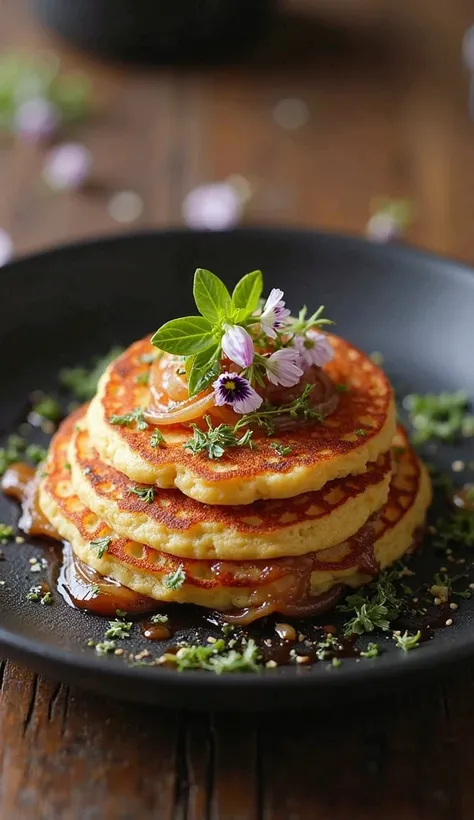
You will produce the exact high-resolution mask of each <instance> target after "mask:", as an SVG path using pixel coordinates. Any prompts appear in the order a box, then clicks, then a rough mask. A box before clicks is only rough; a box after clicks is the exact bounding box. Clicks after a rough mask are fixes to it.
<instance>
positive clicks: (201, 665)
mask: <svg viewBox="0 0 474 820" xmlns="http://www.w3.org/2000/svg"><path fill="white" fill-rule="evenodd" d="M163 658H164V661H165V662H167V663H172V664H174V665H175V666H176V668H177V669H178V671H179V672H182V671H183V670H185V669H206V670H208V671H210V672H215V673H216V674H217V675H221V674H226V673H231V672H258V668H259V667H258V663H257V661H258V650H257V646H256V644H255V641H253V640H252V639H250V640H249V641H248V643H247V645H246V646H245V647H244V649H243V651H242V652H239V651H238V650H236V649H228V650H226V645H225V641H224V640H223V639H222V638H221V639H219V640H217V641H216V643H214V644H212V645H211V646H202V645H192V646H182V647H181V648H180V649H178V651H177V653H176V655H172V654H169V653H167V654H165V655H164V656H163Z"/></svg>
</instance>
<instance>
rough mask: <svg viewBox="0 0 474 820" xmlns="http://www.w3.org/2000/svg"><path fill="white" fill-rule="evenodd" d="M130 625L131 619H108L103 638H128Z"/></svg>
mask: <svg viewBox="0 0 474 820" xmlns="http://www.w3.org/2000/svg"><path fill="white" fill-rule="evenodd" d="M132 626H133V624H132V621H118V620H116V621H109V628H108V629H107V630H106V632H105V634H104V638H129V637H130V632H131V630H132Z"/></svg>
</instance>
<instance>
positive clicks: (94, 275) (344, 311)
mask: <svg viewBox="0 0 474 820" xmlns="http://www.w3.org/2000/svg"><path fill="white" fill-rule="evenodd" d="M197 266H202V267H207V268H209V269H211V270H213V271H215V272H216V273H218V274H219V275H221V276H222V277H223V278H225V279H227V280H228V281H229V282H234V281H235V280H236V279H237V278H238V277H240V276H241V275H242V274H244V273H246V272H248V271H249V270H253V269H255V268H256V267H261V268H262V270H263V271H264V274H265V275H266V281H267V285H268V287H271V286H274V285H275V286H276V285H278V286H279V287H282V288H283V289H284V290H285V292H286V295H287V299H288V302H289V304H290V306H292V307H294V308H296V307H298V306H300V305H301V304H303V303H305V302H306V303H308V305H309V306H317V305H319V304H320V303H324V304H326V306H327V307H328V310H329V313H330V315H331V317H332V318H334V319H335V320H336V321H337V323H338V330H339V332H340V333H341V334H343V335H344V336H346V337H347V338H348V339H349V340H351V341H352V342H354V343H356V344H358V345H360V346H361V347H362V348H364V349H365V350H367V351H369V352H370V351H373V350H379V351H382V352H383V353H384V356H385V366H386V368H387V370H388V372H389V373H390V375H391V376H392V377H393V379H394V380H395V381H396V382H397V383H398V384H401V385H402V389H403V390H404V391H405V392H408V391H409V390H416V391H417V392H424V391H428V390H432V391H435V392H437V391H440V390H443V389H446V390H456V389H458V388H460V387H464V388H467V389H468V390H469V392H470V394H471V396H472V395H473V394H474V364H473V360H474V355H473V354H474V331H473V317H474V275H473V273H472V271H471V270H470V269H468V268H466V267H464V266H463V265H460V264H458V263H455V262H450V261H446V260H443V259H439V258H437V257H435V256H432V255H429V254H427V253H422V252H419V251H415V250H410V249H407V248H405V247H400V246H393V245H392V246H388V247H380V246H374V245H371V244H369V243H367V242H365V241H363V240H360V239H355V238H347V237H340V236H331V235H324V234H318V233H315V232H304V231H291V230H278V231H277V230H259V229H256V230H239V231H235V232H229V233H220V234H214V235H212V234H208V233H185V232H182V231H168V232H166V233H161V234H160V233H153V234H143V235H140V236H134V237H127V238H120V239H110V240H104V241H98V242H93V243H89V244H79V245H75V246H72V247H68V248H63V249H58V250H55V251H51V252H49V253H45V254H42V255H39V256H36V257H33V258H29V259H25V260H23V261H19V262H16V263H14V264H12V265H10V266H8V267H6V268H4V269H3V270H2V271H1V272H0V295H1V298H0V343H1V351H2V355H1V358H0V373H1V376H0V385H1V391H2V402H1V408H0V426H1V429H2V432H3V433H5V434H8V433H9V432H12V430H13V429H15V428H16V427H17V426H18V424H19V423H20V422H21V420H22V419H23V418H24V415H25V409H26V407H27V397H28V394H29V393H31V391H32V390H33V389H37V388H41V389H45V390H50V389H54V388H55V387H56V385H57V373H58V370H59V368H60V367H61V366H63V365H65V364H76V363H80V362H84V361H86V360H87V359H88V358H89V357H90V356H92V355H94V354H96V353H102V352H105V351H106V350H108V349H109V348H110V347H111V345H112V344H113V343H121V344H127V343H128V342H131V341H132V340H133V339H135V338H138V337H140V336H142V335H144V334H145V333H146V332H148V331H150V330H153V329H155V328H156V327H157V326H158V325H159V324H160V323H162V322H163V321H164V320H165V319H167V318H170V317H172V316H175V315H183V314H185V313H187V312H188V311H192V310H193V305H192V297H191V288H190V284H191V279H192V275H193V272H194V269H195V268H196V267H197ZM471 441H472V440H471ZM473 456H474V453H473V451H472V447H471V449H470V451H469V447H468V445H467V443H465V444H463V445H462V446H461V445H459V447H457V448H455V449H454V448H439V449H438V450H437V452H436V453H435V454H434V455H433V457H432V460H438V461H439V463H440V465H441V466H443V465H444V466H449V465H450V463H451V461H452V459H453V458H463V459H465V460H466V461H467V460H469V459H472V458H473ZM16 520H17V508H16V505H15V504H14V503H13V502H10V501H7V500H6V499H1V500H0V521H3V522H9V521H11V522H15V521H16ZM4 552H5V556H6V560H5V561H4V562H2V563H0V579H3V580H4V581H5V582H6V583H5V584H4V585H3V586H0V624H1V626H0V646H1V648H2V652H3V653H4V654H5V655H7V656H9V657H12V658H17V659H20V660H22V661H25V662H26V663H29V664H30V665H31V666H33V667H34V668H36V669H38V670H41V671H45V672H48V673H50V674H52V675H54V676H56V677H58V678H61V679H64V680H67V681H70V682H74V683H76V684H78V685H83V686H86V687H89V688H91V689H97V690H102V691H105V692H107V693H109V694H113V695H117V696H121V697H127V698H133V699H137V700H146V701H154V702H159V703H163V704H168V705H181V706H182V705H186V706H187V707H188V708H205V707H209V706H212V707H214V708H229V707H230V708H261V707H270V708H271V707H275V706H282V705H292V706H303V705H306V704H308V702H311V701H312V702H316V701H317V700H319V698H321V697H324V698H327V697H328V696H329V694H331V693H333V692H338V691H340V690H341V687H343V688H344V690H345V694H346V695H347V694H348V693H354V692H361V691H363V692H368V691H372V690H373V686H377V688H378V689H381V688H385V687H387V686H389V684H390V683H391V682H393V681H397V682H400V677H401V676H405V677H407V678H408V676H411V677H413V674H414V673H416V672H419V671H422V670H432V671H433V672H434V671H435V670H437V669H438V668H441V667H443V666H445V665H446V664H448V663H450V662H453V661H455V660H461V659H464V658H466V657H467V656H469V655H472V654H473V653H474V623H473V616H474V600H471V601H466V602H464V603H463V605H462V607H461V608H460V610H459V611H458V612H457V613H456V615H455V623H454V625H453V626H452V627H451V628H449V629H443V630H440V631H439V633H438V634H436V636H435V638H434V639H433V640H432V641H430V642H427V643H426V644H424V645H423V646H421V647H420V648H419V649H417V650H416V651H414V652H411V653H408V654H406V655H404V654H403V653H402V652H400V651H399V650H394V649H393V648H391V646H389V644H391V642H390V641H389V640H388V639H384V638H382V639H381V640H382V645H383V646H384V647H385V646H386V647H387V651H386V652H384V654H383V655H382V656H380V657H379V658H377V659H375V660H365V661H359V662H355V661H354V660H346V661H344V663H343V665H342V666H341V667H340V668H338V669H331V670H330V671H328V670H327V669H326V664H324V663H320V664H316V665H315V666H314V667H312V668H311V669H307V668H303V667H296V668H295V667H294V666H287V667H280V668H279V669H277V670H265V671H264V672H262V673H261V674H260V675H242V674H238V675H229V676H227V677H226V676H214V675H211V674H206V673H199V672H198V673H183V674H177V673H175V672H174V671H172V670H169V669H165V668H161V667H160V668H156V667H155V668H150V669H148V668H145V667H143V666H133V667H130V666H128V665H127V664H126V663H125V662H124V660H123V659H122V658H116V657H110V656H107V657H98V656H97V655H96V654H95V652H94V650H93V649H90V648H88V647H87V646H86V642H87V639H89V638H92V639H94V638H95V639H96V640H98V639H99V637H100V636H101V635H102V634H103V631H104V622H103V620H101V619H100V618H97V617H94V616H92V615H89V614H86V613H84V612H80V611H78V610H74V609H71V608H69V607H68V606H67V605H66V604H64V603H63V602H62V601H61V600H59V596H58V595H56V603H55V604H54V605H53V606H51V607H42V606H40V605H37V604H28V603H26V602H25V595H26V592H27V590H28V589H29V587H30V586H31V585H32V584H33V583H34V582H35V581H36V580H37V576H34V575H32V574H31V572H30V571H29V564H28V559H29V558H30V557H31V556H32V555H34V554H36V555H40V554H41V547H40V545H39V543H38V542H37V543H36V544H35V543H34V542H31V543H28V544H25V545H22V546H20V545H18V544H15V543H14V544H12V545H8V546H7V547H5V548H4ZM417 560H418V561H421V562H422V563H423V562H426V563H427V564H428V565H430V566H431V565H433V563H434V565H435V566H438V565H439V563H440V562H439V560H437V561H435V560H434V558H433V557H432V556H431V555H430V554H427V551H426V549H425V551H424V553H423V554H422V555H421V556H420V557H419V558H417ZM136 631H137V633H138V630H136ZM211 631H212V630H211ZM123 643H124V645H126V647H127V649H129V648H130V649H131V650H133V651H134V652H137V651H139V649H143V648H144V647H145V646H146V647H147V648H150V647H149V645H147V644H146V643H145V642H144V641H143V639H141V638H140V637H139V636H138V634H137V636H136V637H133V638H132V639H131V640H130V642H129V643H127V644H125V642H123ZM151 648H152V650H153V651H154V649H155V647H154V646H153V645H152V646H151Z"/></svg>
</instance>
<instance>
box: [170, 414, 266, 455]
mask: <svg viewBox="0 0 474 820" xmlns="http://www.w3.org/2000/svg"><path fill="white" fill-rule="evenodd" d="M206 422H207V428H208V429H207V430H200V429H199V427H197V426H196V425H195V424H193V425H192V426H193V431H194V432H193V437H192V439H189V441H187V442H186V444H185V445H184V449H185V450H188V451H189V452H190V453H192V454H193V456H196V455H198V454H199V453H207V456H208V458H210V459H217V458H222V456H223V455H224V453H225V451H226V450H227V449H228V448H230V447H251V446H252V431H251V430H247V431H246V432H245V433H244V434H243V435H242V436H237V434H236V428H235V427H234V428H233V427H230V426H229V425H228V424H219V426H218V427H213V426H212V422H211V419H210V417H209V416H206Z"/></svg>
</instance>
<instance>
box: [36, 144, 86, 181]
mask: <svg viewBox="0 0 474 820" xmlns="http://www.w3.org/2000/svg"><path fill="white" fill-rule="evenodd" d="M91 168H92V154H91V152H90V151H89V150H88V149H87V148H86V147H85V145H81V144H80V143H77V142H65V143H63V144H62V145H58V147H57V148H53V150H52V151H50V152H49V154H48V156H47V157H46V162H45V164H44V167H43V177H44V179H45V180H46V182H47V183H48V185H50V186H51V188H54V189H55V190H56V191H75V190H77V189H78V188H81V187H82V185H84V183H85V182H86V181H87V179H88V177H89V175H90V172H91Z"/></svg>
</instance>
